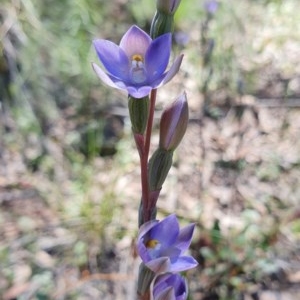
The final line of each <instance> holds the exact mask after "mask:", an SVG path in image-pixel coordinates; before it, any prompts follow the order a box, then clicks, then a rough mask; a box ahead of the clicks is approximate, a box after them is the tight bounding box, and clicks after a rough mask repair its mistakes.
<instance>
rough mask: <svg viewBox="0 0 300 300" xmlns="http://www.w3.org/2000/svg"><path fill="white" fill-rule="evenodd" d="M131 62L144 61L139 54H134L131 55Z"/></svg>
mask: <svg viewBox="0 0 300 300" xmlns="http://www.w3.org/2000/svg"><path fill="white" fill-rule="evenodd" d="M132 60H135V61H141V62H143V61H144V59H143V56H142V55H140V54H134V55H132Z"/></svg>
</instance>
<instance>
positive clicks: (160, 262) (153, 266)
mask: <svg viewBox="0 0 300 300" xmlns="http://www.w3.org/2000/svg"><path fill="white" fill-rule="evenodd" d="M145 265H146V266H147V267H148V268H149V269H150V270H151V271H153V272H154V273H156V274H160V273H165V272H168V271H169V270H170V269H171V262H170V259H169V257H159V258H156V259H153V260H150V261H149V262H147V263H145Z"/></svg>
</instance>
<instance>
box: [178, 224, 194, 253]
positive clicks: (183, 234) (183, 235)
mask: <svg viewBox="0 0 300 300" xmlns="http://www.w3.org/2000/svg"><path fill="white" fill-rule="evenodd" d="M194 228H195V224H190V225H188V226H186V227H184V228H182V229H181V230H180V232H179V235H178V238H177V242H176V247H177V248H179V249H180V250H181V252H184V251H186V250H187V249H188V248H189V246H190V244H191V241H192V237H193V233H194Z"/></svg>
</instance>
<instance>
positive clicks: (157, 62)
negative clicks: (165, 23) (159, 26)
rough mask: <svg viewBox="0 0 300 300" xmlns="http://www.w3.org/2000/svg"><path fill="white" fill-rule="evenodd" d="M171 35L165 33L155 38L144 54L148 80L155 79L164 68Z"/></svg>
mask: <svg viewBox="0 0 300 300" xmlns="http://www.w3.org/2000/svg"><path fill="white" fill-rule="evenodd" d="M171 43H172V35H171V33H167V34H164V35H161V36H160V37H158V38H157V39H155V40H154V41H153V42H152V43H151V45H150V46H149V48H148V50H147V52H146V55H145V66H146V70H147V76H148V81H152V82H153V81H154V80H156V79H157V78H158V77H159V76H160V75H161V74H163V72H164V71H165V70H166V68H167V66H168V63H169V59H170V53H171Z"/></svg>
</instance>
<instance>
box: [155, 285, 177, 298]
mask: <svg viewBox="0 0 300 300" xmlns="http://www.w3.org/2000/svg"><path fill="white" fill-rule="evenodd" d="M154 300H176V296H175V291H174V288H173V287H172V286H169V287H167V288H166V289H164V290H163V291H161V292H160V293H159V294H158V295H157V296H156V297H155V298H154Z"/></svg>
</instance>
